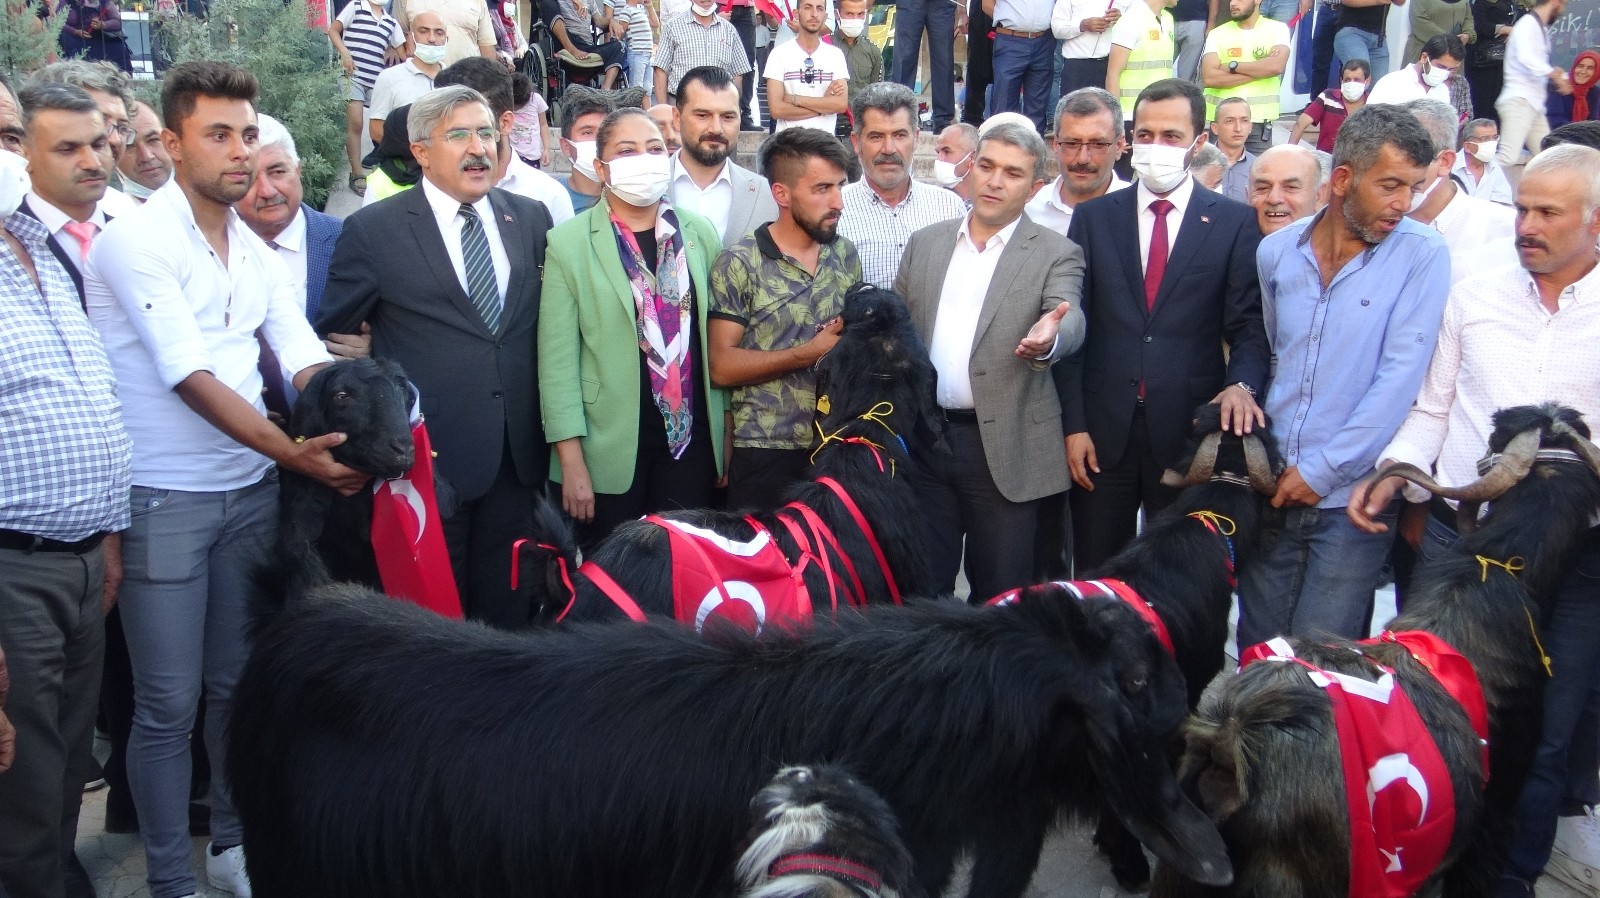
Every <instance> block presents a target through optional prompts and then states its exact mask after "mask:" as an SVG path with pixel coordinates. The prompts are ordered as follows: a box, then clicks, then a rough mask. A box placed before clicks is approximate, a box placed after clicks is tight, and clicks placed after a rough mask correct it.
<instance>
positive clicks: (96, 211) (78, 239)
mask: <svg viewBox="0 0 1600 898" xmlns="http://www.w3.org/2000/svg"><path fill="white" fill-rule="evenodd" d="M17 98H18V100H20V101H21V103H22V126H23V128H24V129H25V130H26V132H27V137H26V138H25V139H24V141H23V149H24V152H25V154H26V155H27V157H28V176H29V179H30V180H31V182H32V185H33V189H32V190H31V191H29V193H28V195H27V196H26V197H25V198H24V199H23V201H22V206H21V209H20V211H22V212H23V213H24V214H27V215H32V216H33V217H34V218H37V219H38V220H39V223H40V224H42V225H44V226H45V230H47V231H49V232H50V252H51V253H52V254H54V255H55V257H56V258H57V259H59V260H61V267H62V268H64V269H66V271H67V274H69V275H70V276H71V277H72V283H73V286H75V287H77V288H78V300H79V302H82V301H83V270H84V267H85V266H86V265H88V259H89V247H90V246H91V245H92V243H93V241H94V239H95V237H96V236H98V235H99V233H100V232H101V231H103V230H105V227H106V222H107V221H108V218H107V216H106V213H105V211H104V210H103V209H101V208H100V200H101V198H102V197H104V196H105V192H106V184H107V182H108V181H109V180H110V174H111V139H110V137H109V136H107V134H106V121H105V117H104V116H102V115H101V114H100V110H99V109H98V108H97V107H96V105H95V102H94V100H93V99H91V98H90V96H89V94H88V93H86V92H85V91H84V90H83V89H82V88H80V87H75V86H72V85H69V84H60V83H56V82H50V81H46V82H42V83H39V84H30V85H28V86H27V87H24V88H23V89H22V90H21V92H20V93H19V94H18V97H17Z"/></svg>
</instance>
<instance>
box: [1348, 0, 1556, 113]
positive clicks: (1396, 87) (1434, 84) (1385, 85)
mask: <svg viewBox="0 0 1600 898" xmlns="http://www.w3.org/2000/svg"><path fill="white" fill-rule="evenodd" d="M1559 2H1563V3H1564V2H1566V0H1559ZM1466 54H1467V51H1466V49H1465V48H1464V47H1462V45H1461V38H1459V37H1457V36H1456V35H1454V34H1440V35H1436V36H1434V37H1433V38H1432V39H1431V40H1429V41H1428V42H1427V43H1426V44H1423V45H1422V52H1421V53H1420V54H1419V55H1418V57H1417V61H1416V62H1413V63H1411V64H1410V65H1407V66H1403V67H1401V68H1399V69H1396V70H1395V71H1392V72H1390V73H1389V74H1387V75H1384V76H1383V77H1382V78H1379V79H1378V80H1377V82H1375V83H1374V84H1373V85H1372V91H1371V93H1368V94H1367V104H1368V105H1370V106H1377V105H1380V104H1384V103H1405V102H1407V101H1410V100H1420V99H1422V98H1424V97H1427V98H1429V99H1434V100H1441V101H1443V102H1445V103H1451V102H1452V100H1451V96H1450V85H1449V84H1447V83H1446V82H1448V81H1449V80H1450V76H1451V75H1452V74H1454V73H1455V71H1456V69H1458V68H1460V67H1461V60H1462V59H1463V58H1465V57H1466ZM1372 70H1373V71H1374V72H1377V70H1378V67H1377V66H1373V67H1372ZM1563 77H1565V76H1563ZM1539 97H1540V106H1539V109H1540V110H1541V111H1542V110H1543V109H1544V105H1543V100H1544V94H1540V95H1539Z"/></svg>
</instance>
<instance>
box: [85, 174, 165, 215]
mask: <svg viewBox="0 0 1600 898" xmlns="http://www.w3.org/2000/svg"><path fill="white" fill-rule="evenodd" d="M167 180H169V181H170V180H172V179H171V178H168V179H167ZM139 205H140V204H139V201H138V200H136V199H134V198H133V197H131V196H128V195H127V194H126V193H123V192H122V191H120V190H118V189H117V188H115V187H107V188H106V195H105V196H103V197H101V198H100V211H101V212H104V213H105V214H107V215H109V216H111V217H112V218H116V217H117V216H118V215H127V214H128V213H129V212H132V211H133V210H135V209H137V208H139Z"/></svg>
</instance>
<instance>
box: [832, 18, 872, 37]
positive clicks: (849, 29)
mask: <svg viewBox="0 0 1600 898" xmlns="http://www.w3.org/2000/svg"><path fill="white" fill-rule="evenodd" d="M866 27H867V20H866V19H840V20H839V31H840V33H842V34H843V35H844V36H845V37H852V38H854V37H860V36H861V31H862V29H864V28H866Z"/></svg>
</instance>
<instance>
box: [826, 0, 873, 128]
mask: <svg viewBox="0 0 1600 898" xmlns="http://www.w3.org/2000/svg"><path fill="white" fill-rule="evenodd" d="M871 8H872V3H871V2H870V0H839V2H837V3H835V4H834V12H835V19H836V21H835V23H834V29H833V45H834V46H835V47H838V48H839V49H841V50H843V51H844V59H845V64H846V65H847V66H848V67H849V70H850V90H849V96H848V97H847V98H846V99H847V101H848V100H853V99H855V98H856V94H858V93H860V92H861V89H862V88H863V87H866V86H867V85H869V84H877V83H878V82H879V81H882V80H883V48H882V47H879V46H878V45H877V44H875V43H873V42H872V39H871V38H869V37H867V13H868V12H869V11H870V10H871ZM846 109H847V110H848V106H847V107H846ZM833 133H834V136H835V137H838V138H839V139H840V140H845V139H847V138H849V136H850V117H849V116H848V115H847V116H844V117H841V118H839V119H838V120H837V121H836V122H835V124H834V129H833Z"/></svg>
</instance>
